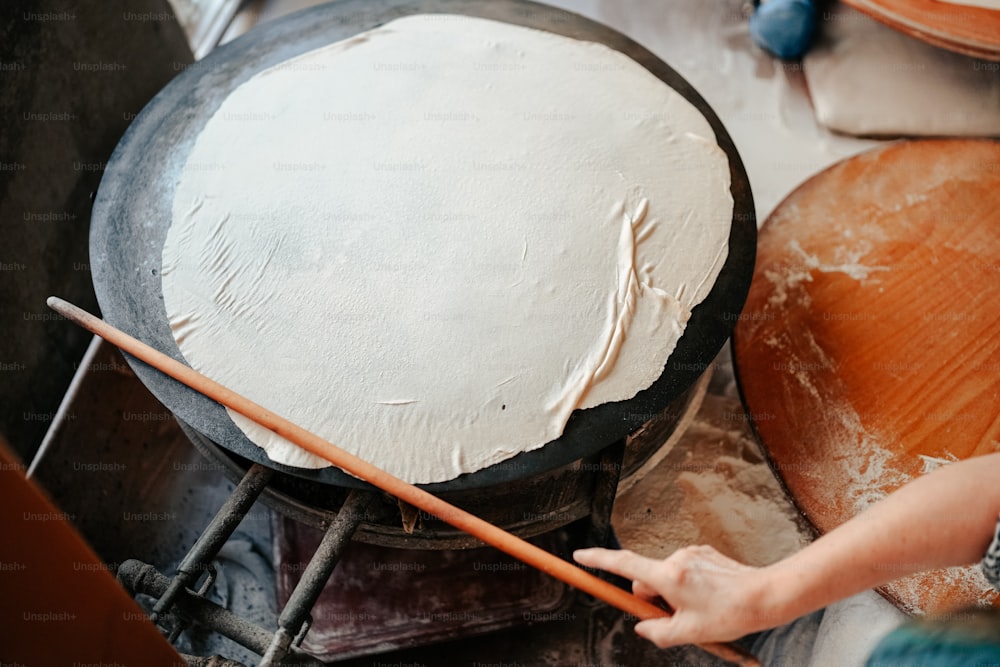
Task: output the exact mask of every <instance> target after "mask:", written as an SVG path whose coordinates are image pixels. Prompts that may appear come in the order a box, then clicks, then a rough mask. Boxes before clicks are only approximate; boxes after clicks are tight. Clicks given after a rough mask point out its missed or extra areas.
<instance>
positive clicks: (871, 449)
mask: <svg viewBox="0 0 1000 667" xmlns="http://www.w3.org/2000/svg"><path fill="white" fill-rule="evenodd" d="M854 417H855V418H857V415H854ZM858 429H860V433H859V435H860V442H859V443H858V456H848V457H846V458H845V459H844V460H843V461H842V465H843V470H844V473H845V476H846V479H847V482H848V485H847V487H846V489H845V490H844V495H845V497H846V498H847V500H848V501H850V503H851V508H852V510H853V511H854V513H855V514H859V513H861V512H863V511H864V510H866V509H867V508H869V507H871V506H872V505H874V504H875V503H877V502H878V501H880V500H882V499H883V498H885V497H886V496H887V495H889V492H890V491H892V490H893V489H895V488H896V487H898V486H900V485H902V484H904V483H906V482H907V481H909V479H910V478H909V476H908V475H905V474H903V473H901V472H899V471H898V470H895V469H894V468H892V467H891V466H889V465H888V463H889V462H890V461H891V460H892V452H890V451H889V450H888V449H885V448H883V447H881V446H879V444H878V441H877V440H876V439H875V438H874V437H872V436H871V435H870V434H868V433H867V432H865V431H864V429H863V428H862V427H861V424H860V420H859V421H858ZM865 453H867V459H864V458H863V457H864V455H865Z"/></svg>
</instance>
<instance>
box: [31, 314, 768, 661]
mask: <svg viewBox="0 0 1000 667" xmlns="http://www.w3.org/2000/svg"><path fill="white" fill-rule="evenodd" d="M47 303H48V306H49V308H51V309H52V310H54V311H56V312H57V313H59V314H60V315H62V316H63V317H65V318H66V319H68V320H70V321H71V322H74V323H75V324H78V325H79V326H81V327H83V328H84V329H86V330H88V331H90V332H91V333H94V334H96V335H98V336H100V337H101V338H103V339H104V340H106V341H108V342H109V343H111V344H112V345H115V346H116V347H118V348H120V349H121V350H123V351H124V352H127V353H128V354H130V355H132V356H133V357H136V358H137V359H140V360H142V361H144V362H146V363H147V364H149V365H150V366H152V367H153V368H156V369H158V370H159V371H161V372H163V373H165V374H167V375H169V376H170V377H172V378H174V379H175V380H177V381H179V382H182V383H183V384H185V385H187V386H188V387H191V388H192V389H194V390H195V391H197V392H199V393H201V394H204V395H205V396H208V397H209V398H211V399H212V400H214V401H217V402H219V403H221V404H222V405H224V406H226V407H228V408H231V409H233V410H235V411H236V412H238V413H240V414H242V415H244V416H246V417H247V418H249V419H252V420H253V421H255V422H257V423H258V424H260V425H261V426H264V427H266V428H268V429H270V430H272V431H274V432H275V433H277V434H278V435H280V436H282V437H284V438H286V439H287V440H290V441H291V442H294V443H295V444H296V445H298V446H299V447H302V448H303V449H305V450H306V451H308V452H310V453H312V454H315V455H316V456H319V457H321V458H323V459H326V460H327V461H329V462H330V463H332V464H333V465H335V466H337V467H338V468H341V469H343V470H345V471H347V472H349V473H351V474H352V475H354V476H356V477H358V478H360V479H363V480H365V481H366V482H368V483H369V484H372V485H373V486H377V487H378V488H380V489H382V490H383V491H385V492H386V493H390V494H392V495H394V496H396V497H397V498H400V499H402V500H404V501H406V502H408V503H410V504H411V505H413V506H414V507H419V508H420V509H422V510H424V511H425V512H427V513H428V514H432V515H434V516H436V517H438V518H439V519H441V520H442V521H445V522H446V523H449V524H451V525H452V526H454V527H455V528H458V529H460V530H463V531H465V532H466V533H468V534H470V535H472V536H473V537H477V538H479V539H480V540H482V541H483V542H485V543H486V544H489V545H492V546H494V547H496V548H497V549H499V550H500V551H503V552H505V553H507V554H509V555H511V556H513V557H514V558H517V559H518V560H520V561H522V562H524V563H527V564H528V565H531V566H533V567H535V568H538V569H539V570H541V571H542V572H545V573H546V574H549V575H551V576H553V577H555V578H556V579H559V580H560V581H562V582H564V583H567V584H569V585H570V586H573V587H575V588H578V589H580V590H582V591H584V592H586V593H589V594H590V595H592V596H594V597H595V598H598V599H600V600H603V601H604V602H606V603H608V604H609V605H611V606H613V607H615V608H617V609H620V610H621V611H623V612H626V613H629V614H632V615H633V616H636V617H637V618H640V619H643V620H645V619H651V618H662V617H666V616H669V615H670V614H669V613H668V612H666V611H665V610H663V609H661V608H659V607H657V606H655V605H653V604H651V603H649V602H647V601H646V600H643V599H641V598H638V597H636V596H634V595H632V594H631V593H628V592H626V591H624V590H622V589H620V588H618V587H617V586H615V585H613V584H611V583H609V582H607V581H605V580H603V579H600V578H598V577H596V576H594V575H592V574H590V573H589V572H587V571H586V570H584V569H582V568H580V567H577V566H576V565H573V564H572V563H569V562H567V561H564V560H563V559H561V558H559V557H558V556H554V555H553V554H550V553H549V552H547V551H545V550H544V549H541V548H539V547H537V546H535V545H534V544H531V543H529V542H526V541H525V540H522V539H521V538H519V537H517V536H515V535H512V534H510V533H508V532H507V531H505V530H503V529H502V528H499V527H498V526H495V525H493V524H491V523H489V522H488V521H484V520H483V519H480V518H479V517H477V516H474V515H473V514H470V513H469V512H466V511H465V510H463V509H461V508H458V507H455V506H454V505H452V504H450V503H448V502H445V501H444V500H441V499H440V498H438V497H437V496H434V495H432V494H431V493H428V492H427V491H424V490H423V489H421V488H419V487H417V486H414V485H413V484H410V483H409V482H406V481H404V480H402V479H400V478H398V477H396V476H394V475H391V474H389V473H387V472H386V471H384V470H382V469H380V468H377V467H375V466H374V465H372V464H370V463H368V462H367V461H365V460H363V459H361V458H358V457H357V456H355V455H354V454H351V453H350V452H347V451H344V450H343V449H341V448H339V447H337V446H336V445H333V444H331V443H329V442H327V441H326V440H323V439H322V438H320V437H319V436H318V435H315V434H314V433H310V432H309V431H307V430H305V429H304V428H302V427H301V426H297V425H295V424H293V423H292V422H290V421H288V420H287V419H285V418H284V417H281V416H279V415H277V414H275V413H273V412H271V411H270V410H268V409H266V408H264V407H262V406H260V405H258V404H256V403H254V402H253V401H251V400H250V399H248V398H245V397H244V396H241V395H240V394H237V393H236V392H234V391H232V390H231V389H227V388H226V387H224V386H222V385H221V384H219V383H218V382H215V381H214V380H211V379H209V378H207V377H205V376H204V375H202V374H201V373H199V372H197V371H196V370H194V369H193V368H191V367H190V366H187V365H185V364H183V363H181V362H179V361H177V360H176V359H173V358H171V357H169V356H167V355H166V354H164V353H162V352H160V351H159V350H156V349H154V348H152V347H150V346H149V345H147V344H145V343H143V342H141V341H139V340H137V339H135V338H133V337H132V336H129V335H128V334H126V333H125V332H123V331H121V330H119V329H117V328H115V327H113V326H111V325H110V324H108V323H107V322H105V321H104V320H101V319H100V318H97V317H95V316H93V315H91V314H90V313H88V312H87V311H85V310H83V309H81V308H78V307H76V306H74V305H73V304H71V303H69V302H67V301H64V300H62V299H60V298H58V297H55V296H51V297H49V298H48V301H47ZM699 647H700V648H702V649H704V650H706V651H708V652H709V653H712V654H714V655H716V656H718V657H720V658H722V659H723V660H728V661H730V662H734V663H736V664H739V665H745V666H747V667H750V666H756V667H759V665H760V663H759V662H757V660H756V658H754V657H753V656H752V655H750V654H748V653H747V652H745V651H743V650H742V649H740V648H738V647H736V646H733V645H730V644H699Z"/></svg>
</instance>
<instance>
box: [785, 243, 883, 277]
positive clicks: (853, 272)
mask: <svg viewBox="0 0 1000 667" xmlns="http://www.w3.org/2000/svg"><path fill="white" fill-rule="evenodd" d="M870 245H871V244H867V243H861V244H860V246H859V247H856V248H853V249H849V248H847V247H846V246H839V247H837V248H835V249H834V251H833V252H834V256H835V257H837V261H839V262H840V263H839V264H824V263H822V262H820V261H819V257H817V256H816V255H810V254H809V253H807V252H806V251H805V250H803V249H802V246H801V245H799V242H798V241H797V240H794V239H793V240H791V241H789V242H788V249H789V250H791V251H793V252H795V253H797V254H798V255H799V256H800V257H801V258H802V261H804V262H805V264H806V266H807V267H809V268H810V269H815V270H817V271H820V272H821V273H843V274H845V275H847V276H849V277H851V278H853V279H854V280H857V281H863V280H868V277H869V274H871V273H872V272H875V271H888V270H889V267H888V266H866V265H865V264H861V263H860V261H861V259H862V258H863V257H864V256H865V255H867V254H868V253H869V252H870V250H871V248H870Z"/></svg>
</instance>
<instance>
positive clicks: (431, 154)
mask: <svg viewBox="0 0 1000 667" xmlns="http://www.w3.org/2000/svg"><path fill="white" fill-rule="evenodd" d="M731 219H732V199H731V196H730V193H729V166H728V161H727V159H726V156H725V153H724V152H723V151H722V150H721V149H720V148H719V147H718V146H717V145H716V143H715V140H714V135H713V133H712V130H711V128H710V126H709V125H708V123H707V121H706V120H705V119H704V118H703V117H702V115H701V114H700V113H699V112H698V111H697V109H695V108H694V107H693V106H692V105H691V104H690V103H688V102H687V101H686V100H684V99H683V98H682V97H681V96H680V95H679V94H678V93H676V92H675V91H673V90H672V89H670V88H669V87H668V86H666V85H665V84H663V83H662V82H661V81H660V80H658V79H657V78H655V77H654V76H653V75H652V74H650V73H649V72H648V71H647V70H645V69H644V68H642V67H641V66H639V65H638V64H637V63H635V62H633V61H632V60H630V59H629V58H627V57H626V56H624V55H623V54H621V53H619V52H617V51H614V50H611V49H609V48H606V47H604V46H602V45H598V44H594V43H590V42H583V41H578V40H573V39H569V38H565V37H561V36H557V35H554V34H550V33H546V32H542V31H536V30H531V29H527V28H522V27H517V26H512V25H508V24H504V23H499V22H494V21H488V20H484V19H475V18H469V17H459V16H447V15H418V16H411V17H407V18H402V19H398V20H396V21H393V22H391V23H388V24H386V25H385V26H383V27H381V28H379V29H376V30H373V31H370V32H367V33H363V34H361V35H358V36H356V37H354V38H352V39H348V40H346V41H343V42H339V43H336V44H333V45H331V46H328V47H325V48H322V49H319V50H316V51H312V52H310V53H307V54H305V55H303V56H301V57H299V58H296V59H294V60H290V61H287V62H286V63H284V64H282V65H280V66H277V67H274V68H272V69H270V70H267V71H264V72H261V73H260V74H258V75H256V76H255V77H253V78H252V79H251V80H249V81H247V82H246V83H244V84H243V85H241V86H240V87H239V88H237V89H236V90H235V91H233V93H232V94H231V95H229V97H228V98H227V99H226V100H225V101H224V102H223V103H222V105H221V106H220V108H219V109H218V111H217V112H216V113H215V115H214V116H213V117H212V118H211V119H210V120H209V121H208V122H207V124H206V125H205V128H204V129H203V130H202V132H201V134H200V135H199V137H198V139H197V141H196V144H195V146H194V148H193V150H192V152H191V154H190V157H189V159H188V162H187V163H186V166H185V168H184V171H183V173H182V175H181V178H180V181H179V183H178V185H177V190H176V195H175V199H174V206H173V222H172V225H171V227H170V230H169V233H168V235H167V240H166V243H165V246H164V249H163V270H162V281H163V297H164V303H165V306H166V310H167V315H168V317H169V321H170V325H171V328H172V330H173V333H174V337H175V339H176V340H177V344H178V347H179V348H180V350H181V352H182V354H183V355H184V357H185V358H186V359H187V361H188V363H190V364H191V366H192V367H194V368H196V369H198V370H200V371H202V372H204V373H206V374H207V375H209V376H211V377H213V378H214V379H216V380H218V381H219V382H221V383H222V384H224V385H227V386H229V387H231V388H233V389H234V390H236V391H238V392H241V393H243V394H245V395H247V396H248V397H250V398H251V399H252V400H255V401H257V402H259V403H260V404H262V405H264V406H266V407H268V408H270V409H272V410H274V411H275V412H277V413H279V414H282V415H283V416H285V417H287V418H289V419H291V420H292V421H294V422H296V423H298V424H300V425H302V426H303V427H305V428H307V429H309V430H311V431H313V432H315V433H317V434H318V435H320V436H322V437H324V438H326V439H328V440H330V441H331V442H334V443H336V444H337V445H339V446H341V447H343V448H345V449H347V450H348V451H351V452H353V453H355V454H357V455H359V456H361V457H362V458H364V459H366V460H368V461H370V462H372V463H374V464H375V465H378V466H380V467H382V468H384V469H386V470H388V471H389V472H391V473H393V474H395V475H398V476H400V477H402V478H403V479H405V480H407V481H410V482H414V483H428V482H437V481H444V480H447V479H451V478H454V477H456V476H458V475H460V474H462V473H465V472H472V471H475V470H479V469H481V468H484V467H486V466H488V465H491V464H494V463H497V462H500V461H503V460H504V459H507V458H509V457H511V456H513V455H515V454H518V453H520V452H523V451H527V450H531V449H534V448H537V447H540V446H542V445H544V444H545V443H547V442H549V441H551V440H554V439H555V438H557V437H558V436H559V435H560V434H561V433H562V431H563V428H564V427H565V424H566V421H567V419H568V418H569V416H570V414H571V413H572V411H573V410H575V409H577V408H586V407H592V406H596V405H600V404H602V403H606V402H610V401H618V400H624V399H628V398H631V397H633V396H634V395H635V394H636V393H637V392H638V391H640V390H641V389H644V388H646V387H648V386H649V385H650V384H651V383H652V382H653V381H654V380H655V379H656V378H658V377H659V376H660V375H661V373H662V372H663V369H664V367H665V364H666V362H667V358H668V356H669V355H670V353H671V351H672V350H673V349H674V346H675V345H676V342H677V340H678V339H679V338H680V336H681V334H682V333H683V331H684V325H685V322H686V321H687V319H688V317H689V314H690V310H691V308H692V307H694V306H695V305H696V304H698V303H699V302H700V301H701V300H702V299H703V298H704V297H705V296H706V295H707V294H708V292H709V291H710V290H711V287H712V285H713V284H714V281H715V278H716V277H717V275H718V273H719V271H720V269H721V267H722V265H723V264H724V262H725V259H726V255H727V239H728V234H729V228H730V224H731ZM230 414H231V416H232V418H233V420H234V422H236V424H237V425H238V426H239V427H240V428H241V429H242V430H243V431H244V432H245V433H246V434H247V435H248V437H249V438H250V439H251V440H252V441H253V442H255V443H257V444H259V445H260V446H262V447H263V448H264V449H265V450H266V451H267V454H268V456H269V457H270V458H271V459H272V460H274V461H277V462H280V463H284V464H287V465H292V466H300V467H322V466H326V465H329V464H328V463H327V462H326V461H323V460H321V459H319V458H317V457H315V456H313V455H311V454H309V453H307V452H305V451H304V450H301V449H300V448H298V447H296V446H295V445H293V444H291V443H289V442H288V441H286V440H284V439H283V438H280V437H279V436H277V435H275V434H273V433H271V432H270V431H267V430H266V429H263V428H261V427H259V426H257V425H256V424H254V423H253V422H251V421H250V420H248V419H246V418H244V417H242V416H240V415H238V414H236V413H233V412H231V413H230Z"/></svg>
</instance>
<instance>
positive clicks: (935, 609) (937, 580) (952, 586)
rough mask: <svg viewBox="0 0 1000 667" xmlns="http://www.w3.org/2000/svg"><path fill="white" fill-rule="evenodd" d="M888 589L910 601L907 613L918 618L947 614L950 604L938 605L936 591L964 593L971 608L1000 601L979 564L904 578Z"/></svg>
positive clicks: (962, 594)
mask: <svg viewBox="0 0 1000 667" xmlns="http://www.w3.org/2000/svg"><path fill="white" fill-rule="evenodd" d="M885 590H886V591H887V592H888V593H890V594H891V595H892V596H893V597H895V598H896V599H898V600H906V601H908V602H907V603H906V604H903V610H904V611H906V612H907V613H908V614H915V615H923V614H940V613H943V612H947V607H948V606H949V601H948V600H947V599H946V600H942V601H937V602H935V601H934V599H933V597H932V596H931V595H930V594H929V592H930V591H934V590H941V591H955V590H960V591H961V598H962V600H964V604H966V605H968V606H976V607H989V606H992V605H995V604H996V603H997V601H998V600H1000V592H998V591H997V590H996V589H994V588H993V586H991V585H990V582H989V581H988V580H987V579H986V576H985V575H984V574H983V571H982V569H981V568H980V567H979V565H963V566H961V567H949V568H943V569H939V570H931V571H929V572H922V573H920V574H915V575H913V576H909V577H903V578H902V579H897V580H896V581H893V582H892V583H890V584H888V585H886V587H885ZM921 601H922V602H923V603H921Z"/></svg>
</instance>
